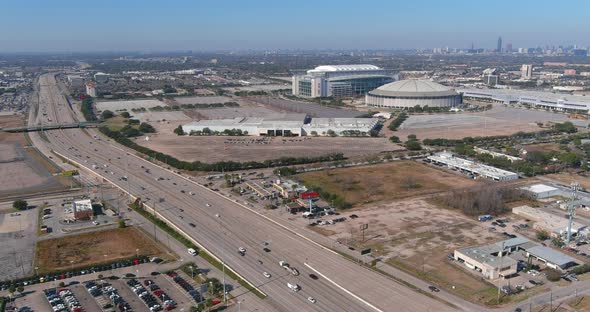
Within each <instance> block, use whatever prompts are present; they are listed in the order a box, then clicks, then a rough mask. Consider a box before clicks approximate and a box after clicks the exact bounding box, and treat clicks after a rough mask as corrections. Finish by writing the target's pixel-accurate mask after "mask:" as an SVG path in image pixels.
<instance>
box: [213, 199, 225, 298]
mask: <svg viewBox="0 0 590 312" xmlns="http://www.w3.org/2000/svg"><path fill="white" fill-rule="evenodd" d="M217 209H219V208H217ZM215 216H216V217H217V219H219V226H220V227H221V230H222V231H223V245H224V247H225V235H226V234H225V227H224V226H223V223H221V215H220V214H219V213H217V214H216V215H215ZM223 250H224V249H223V248H222V249H221V256H222V259H221V265H222V271H223V303H224V304H227V297H226V291H225V261H223Z"/></svg>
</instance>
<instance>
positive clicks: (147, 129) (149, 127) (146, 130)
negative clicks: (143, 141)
mask: <svg viewBox="0 0 590 312" xmlns="http://www.w3.org/2000/svg"><path fill="white" fill-rule="evenodd" d="M139 131H141V132H143V133H155V132H156V129H154V127H153V126H152V125H150V124H149V123H147V122H142V123H141V124H140V125H139Z"/></svg>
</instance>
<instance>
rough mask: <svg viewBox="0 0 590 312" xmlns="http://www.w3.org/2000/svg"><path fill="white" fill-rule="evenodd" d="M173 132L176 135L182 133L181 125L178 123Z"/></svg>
mask: <svg viewBox="0 0 590 312" xmlns="http://www.w3.org/2000/svg"><path fill="white" fill-rule="evenodd" d="M174 133H175V134H176V135H184V130H183V129H182V125H178V127H176V129H174Z"/></svg>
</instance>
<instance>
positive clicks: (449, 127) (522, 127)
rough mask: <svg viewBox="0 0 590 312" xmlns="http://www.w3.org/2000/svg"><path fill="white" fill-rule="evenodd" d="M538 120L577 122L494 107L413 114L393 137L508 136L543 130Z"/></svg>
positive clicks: (562, 115)
mask: <svg viewBox="0 0 590 312" xmlns="http://www.w3.org/2000/svg"><path fill="white" fill-rule="evenodd" d="M538 121H540V122H547V121H554V122H564V121H572V122H576V121H577V120H575V119H569V118H567V116H566V115H565V114H558V113H551V112H545V111H536V110H526V109H517V108H512V107H505V106H503V105H494V106H493V108H492V109H491V110H488V111H484V112H478V113H456V114H430V115H429V114H424V115H412V116H410V118H408V119H407V120H406V121H405V122H404V123H403V124H402V125H401V127H400V129H399V131H397V132H396V133H397V134H395V135H397V136H398V137H400V138H402V139H405V138H406V137H407V136H408V135H409V134H415V135H416V136H417V137H418V138H419V139H426V138H429V139H434V138H450V139H461V138H464V137H467V136H471V137H476V136H493V135H509V134H513V133H516V132H518V131H524V132H532V131H539V130H542V129H541V128H539V126H537V124H536V122H538Z"/></svg>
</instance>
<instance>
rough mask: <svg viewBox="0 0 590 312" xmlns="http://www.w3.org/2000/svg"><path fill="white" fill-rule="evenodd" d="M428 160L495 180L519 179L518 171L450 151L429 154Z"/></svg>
mask: <svg viewBox="0 0 590 312" xmlns="http://www.w3.org/2000/svg"><path fill="white" fill-rule="evenodd" d="M427 160H428V161H431V162H433V163H435V164H438V165H446V166H447V167H449V168H450V169H453V170H459V171H461V172H465V173H469V174H473V175H475V176H481V177H484V178H488V179H492V180H495V181H512V180H517V179H518V174H517V173H514V172H510V171H507V170H502V169H498V168H496V167H492V166H488V165H484V164H480V163H476V162H474V161H471V160H467V159H464V158H459V157H456V156H455V155H453V154H452V153H449V152H440V153H438V154H435V155H432V156H428V157H427Z"/></svg>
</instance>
